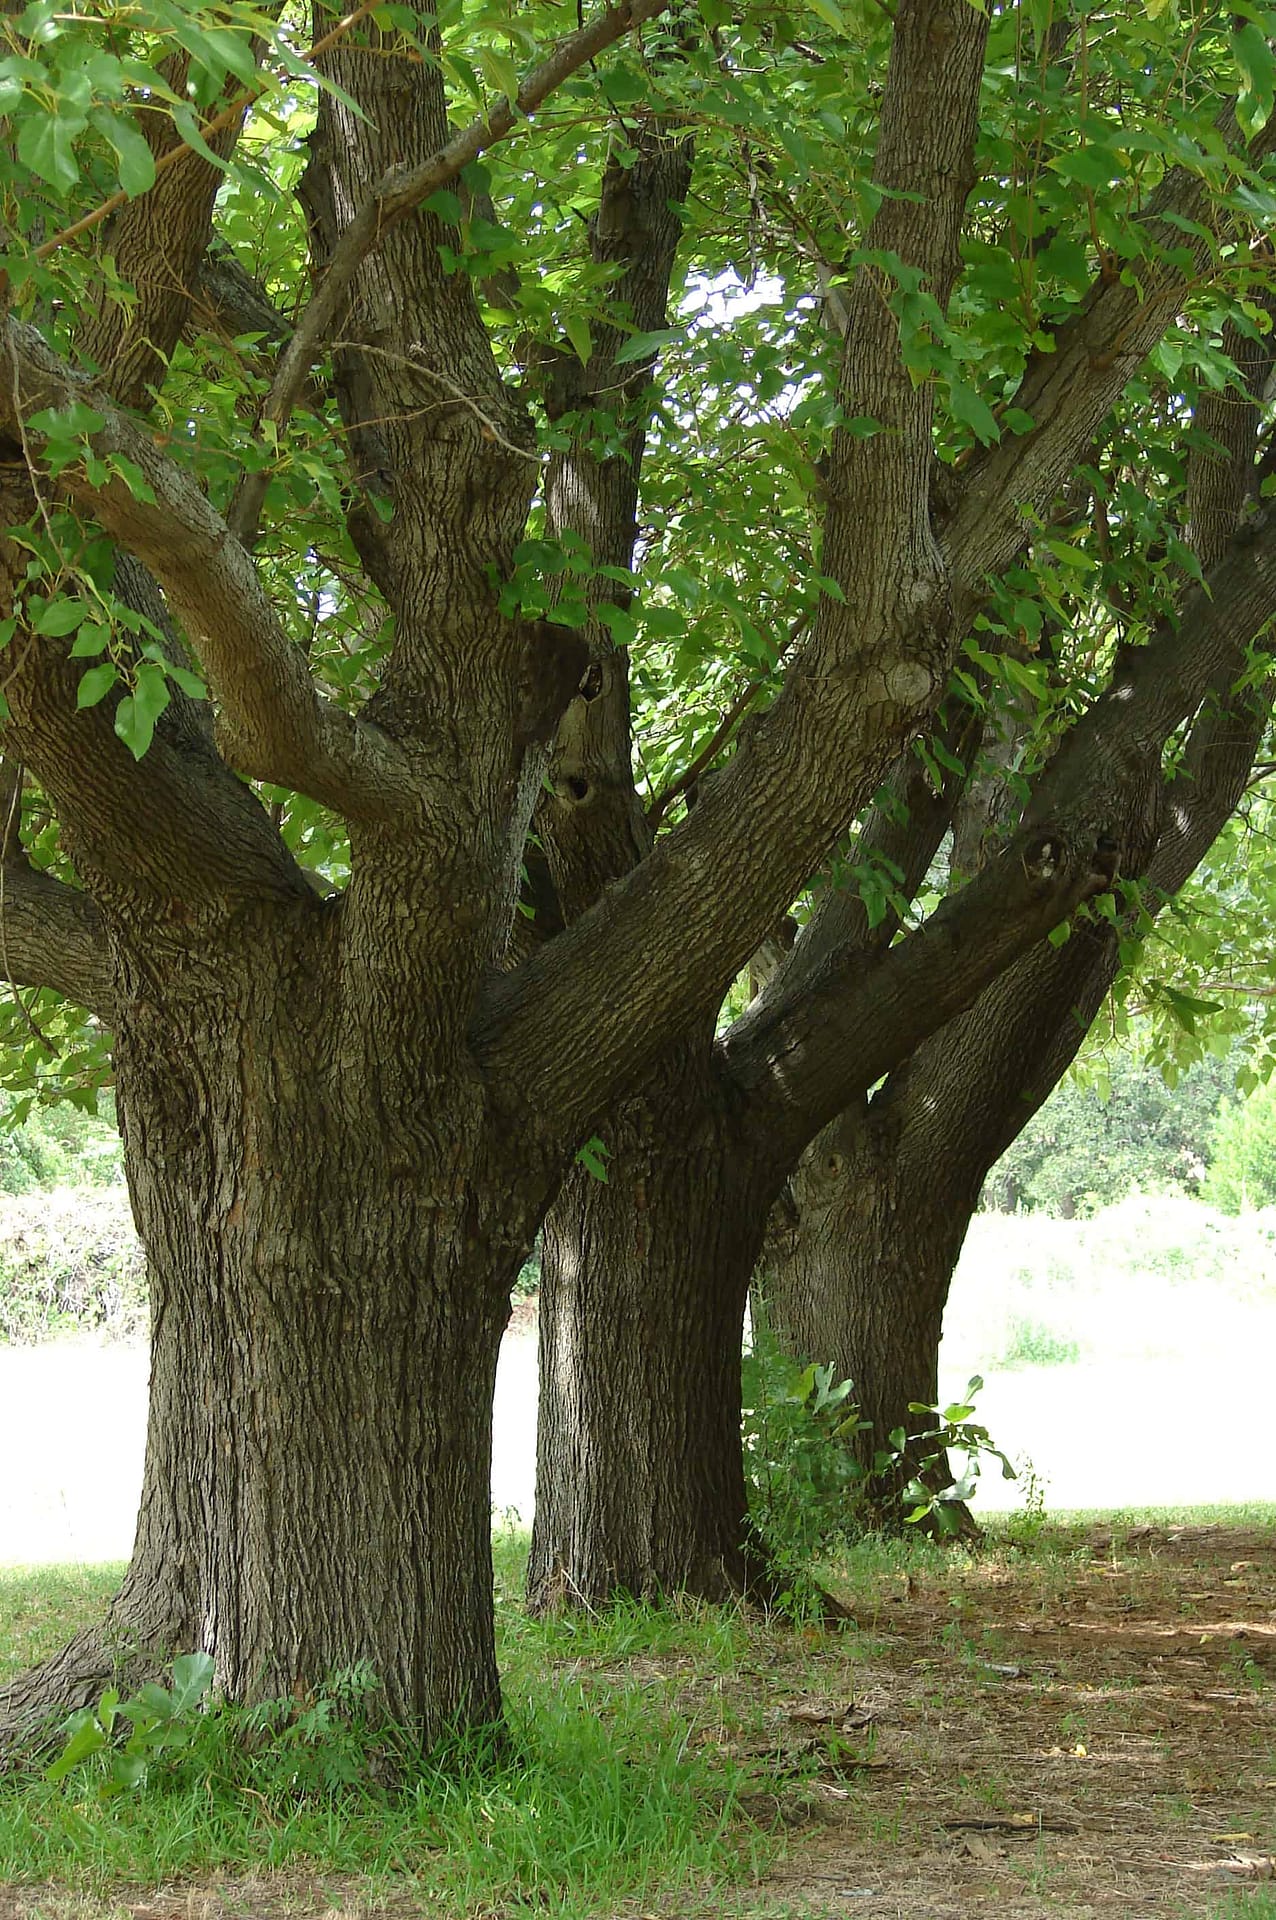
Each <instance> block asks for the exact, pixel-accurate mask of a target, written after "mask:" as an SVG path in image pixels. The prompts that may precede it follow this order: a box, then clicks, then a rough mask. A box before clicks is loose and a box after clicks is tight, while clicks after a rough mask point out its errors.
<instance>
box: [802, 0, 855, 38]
mask: <svg viewBox="0 0 1276 1920" xmlns="http://www.w3.org/2000/svg"><path fill="white" fill-rule="evenodd" d="M807 5H808V6H809V7H810V9H811V12H812V13H813V14H815V15H816V16H817V18H819V19H820V20H822V21H823V22H824V24H825V26H826V27H832V28H833V29H834V30H835V32H837V33H845V32H846V17H845V15H844V14H843V12H842V9H841V8H840V7H839V6H838V5H837V0H807Z"/></svg>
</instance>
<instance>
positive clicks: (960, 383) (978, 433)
mask: <svg viewBox="0 0 1276 1920" xmlns="http://www.w3.org/2000/svg"><path fill="white" fill-rule="evenodd" d="M948 397H949V404H950V405H951V407H952V410H953V414H954V417H955V418H956V419H958V420H960V421H962V422H963V424H964V425H966V426H968V427H970V428H971V430H972V431H973V433H974V434H975V437H976V439H978V440H981V441H982V442H983V444H984V446H986V447H990V446H992V444H993V443H994V441H997V440H1000V438H1001V428H1000V427H999V426H998V425H997V421H996V417H995V415H994V414H993V410H992V408H991V407H990V406H989V405H988V402H987V401H986V400H984V399H982V398H981V397H980V395H979V394H977V393H976V392H975V389H974V388H973V387H968V386H967V385H966V382H965V381H964V380H954V381H953V382H952V383H951V385H950V387H949V390H948Z"/></svg>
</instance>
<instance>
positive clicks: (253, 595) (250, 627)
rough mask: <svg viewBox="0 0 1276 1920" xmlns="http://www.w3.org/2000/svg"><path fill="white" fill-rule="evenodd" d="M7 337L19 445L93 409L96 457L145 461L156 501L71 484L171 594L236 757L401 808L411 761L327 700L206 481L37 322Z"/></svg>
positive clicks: (6, 416)
mask: <svg viewBox="0 0 1276 1920" xmlns="http://www.w3.org/2000/svg"><path fill="white" fill-rule="evenodd" d="M3 337H4V345H5V347H6V349H7V352H8V358H9V364H10V367H11V369H12V372H13V376H14V378H13V380H12V382H11V383H10V382H0V431H3V432H5V433H7V434H8V436H9V437H10V438H11V439H13V440H17V439H18V438H19V437H20V435H21V434H22V433H24V432H25V433H27V434H28V435H29V434H30V430H29V429H28V428H27V427H26V425H25V423H26V420H27V419H28V418H29V417H30V416H31V415H32V414H34V413H37V412H39V411H40V410H41V409H43V408H55V409H59V410H65V409H67V408H69V407H70V406H71V405H72V404H73V403H78V404H80V405H87V406H89V407H91V408H92V409H93V410H94V411H95V412H96V413H97V414H99V415H100V416H101V418H102V422H103V424H102V426H101V427H100V428H99V429H98V430H97V431H96V432H95V433H93V434H91V435H90V436H89V444H90V446H91V447H92V450H93V452H94V453H95V454H96V455H97V456H98V458H99V459H102V460H105V461H107V462H108V463H109V462H112V461H115V460H118V459H119V458H121V457H122V458H123V459H125V460H127V461H130V462H132V463H133V465H134V466H136V467H137V468H138V469H139V470H140V472H141V474H142V477H143V479H144V481H145V482H146V485H147V487H148V488H149V489H150V491H151V493H152V494H153V495H154V499H153V500H143V499H138V498H136V497H135V495H134V494H133V492H132V491H131V490H130V488H129V486H128V484H127V483H126V482H125V481H124V480H123V479H121V478H118V477H116V475H114V474H113V475H112V476H111V477H109V478H108V479H106V480H105V481H104V482H103V483H102V485H100V486H91V485H90V484H89V482H88V480H87V479H86V478H85V476H84V473H83V470H82V469H80V470H78V471H77V470H69V471H68V472H67V473H66V474H64V475H63V476H62V478H61V480H60V481H59V485H60V486H61V487H64V488H65V489H66V491H67V492H68V493H69V494H70V495H71V497H72V498H73V499H75V500H76V501H77V502H78V503H79V504H80V505H81V506H83V507H86V508H87V509H88V510H89V511H90V512H91V513H92V514H93V515H94V516H95V517H96V518H97V519H98V520H99V521H100V523H101V524H102V526H103V527H104V528H105V529H106V530H107V532H108V533H110V534H112V535H113V536H114V538H116V539H117V540H119V541H120V542H121V544H122V545H124V546H126V547H127V548H128V549H129V550H130V551H131V552H132V553H134V554H135V555H136V556H137V558H138V559H139V560H141V561H142V562H143V564H144V565H145V566H146V567H148V568H149V570H150V571H151V572H152V573H153V574H154V575H155V578H156V579H157V580H158V581H159V582H160V584H161V585H162V587H163V588H164V591H165V593H166V594H167V596H168V599H169V602H170V604H171V605H172V606H173V608H174V609H175V610H176V612H177V613H178V615H179V617H180V618H181V620H182V622H183V624H184V626H185V628H186V631H187V633H188V634H189V635H190V638H191V641H192V643H193V644H194V646H195V647H196V649H197V651H198V655H199V659H200V663H201V665H202V667H203V669H204V672H205V674H206V676H207V678H208V681H209V685H210V687H211V689H212V691H213V693H214V694H215V695H216V697H217V698H218V700H219V701H220V702H221V706H222V713H221V725H220V729H219V735H220V744H221V746H222V749H223V752H224V754H225V757H226V758H227V760H228V761H229V763H230V764H231V765H232V766H234V767H236V768H237V769H238V771H239V772H241V773H243V774H247V775H249V776H250V777H251V778H254V779H261V780H271V781H275V782H277V783H278V784H280V785H283V786H291V787H293V788H295V789H296V790H297V791H298V792H301V793H307V794H309V795H311V797H313V798H314V799H317V800H321V801H323V802H325V803H326V804H327V805H329V806H332V807H334V808H335V809H336V810H338V811H340V812H343V813H347V814H348V813H349V812H350V811H351V810H352V809H353V810H355V811H374V812H380V811H382V810H384V809H386V808H388V807H390V806H392V805H393V804H394V803H395V801H396V800H398V799H399V798H401V796H402V793H403V791H404V784H405V777H406V776H405V771H404V765H403V762H402V760H401V758H400V756H399V755H398V753H397V752H396V750H395V749H394V748H393V746H392V744H391V743H390V742H389V741H388V740H386V739H385V738H384V737H383V736H382V735H380V734H379V733H377V732H376V731H375V730H374V729H372V728H370V727H366V726H364V725H362V724H361V723H359V722H358V721H356V720H354V719H352V718H351V717H350V716H349V715H347V714H345V713H342V712H341V711H340V709H338V708H336V707H333V706H332V705H331V704H330V703H329V702H327V701H326V700H324V699H323V698H322V696H321V695H320V694H319V692H318V690H317V689H316V687H315V685H314V683H313V681H312V680H311V677H310V670H309V667H308V665H307V662H306V660H305V657H304V655H303V654H302V653H301V652H300V651H299V649H297V648H296V647H294V646H293V644H292V642H291V641H290V640H289V638H288V635H287V634H286V633H285V631H284V630H283V628H282V626H281V625H280V623H279V620H278V618H277V616H276V614H275V612H274V609H273V607H272V606H271V604H270V601H269V599H268V598H267V596H266V594H265V592H264V590H263V588H262V585H261V582H260V580H259V579H258V577H257V573H256V570H255V568H254V566H253V563H252V560H251V557H250V556H249V555H248V553H247V552H246V551H245V550H244V548H243V547H242V546H241V544H240V543H239V541H237V540H236V539H235V538H234V536H233V535H232V534H231V533H230V531H229V529H228V528H227V526H226V524H225V522H224V521H223V520H222V519H221V517H220V516H219V515H218V514H217V512H216V511H215V510H214V508H213V507H212V506H211V505H210V504H209V502H208V500H207V499H206V498H205V496H204V495H203V494H202V493H201V492H200V490H199V488H198V487H197V486H196V484H195V482H194V481H193V480H192V479H191V478H190V477H189V476H188V475H187V474H186V473H184V472H183V471H182V469H181V468H180V467H177V466H176V465H174V464H173V462H172V461H170V460H168V459H166V458H165V457H164V455H163V454H162V453H160V452H159V450H158V449H157V448H156V446H155V444H154V442H153V441H152V440H151V439H150V438H149V436H148V435H147V434H146V433H144V432H143V431H142V429H141V428H139V427H138V426H136V425H135V424H134V422H133V421H131V420H130V419H128V418H127V417H126V416H125V415H124V414H122V413H120V412H119V411H118V409H117V408H116V407H115V406H114V404H113V402H112V401H111V400H110V399H109V398H108V396H107V395H106V394H105V393H104V392H102V391H101V389H100V388H97V387H95V386H93V385H91V384H90V383H89V382H88V381H86V380H83V379H81V378H77V377H76V376H75V375H73V374H72V373H71V372H70V371H69V369H68V368H66V366H65V365H64V364H63V363H62V362H61V361H59V360H58V359H57V357H56V356H55V355H54V354H53V353H52V352H51V351H50V349H49V348H48V347H47V346H46V345H45V343H44V340H43V339H42V338H41V336H40V334H39V333H38V332H37V331H36V330H35V328H33V327H29V326H25V325H23V324H21V323H19V322H17V321H15V320H14V319H12V318H9V319H7V320H6V323H5V332H4V336H3ZM30 437H31V438H32V439H33V440H36V441H38V436H30Z"/></svg>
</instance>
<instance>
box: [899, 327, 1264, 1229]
mask: <svg viewBox="0 0 1276 1920" xmlns="http://www.w3.org/2000/svg"><path fill="white" fill-rule="evenodd" d="M1264 305H1265V307H1266V309H1267V312H1268V315H1269V317H1271V314H1272V303H1271V301H1270V299H1269V300H1265V301H1264ZM1224 348H1225V351H1226V352H1227V353H1228V355H1229V357H1230V358H1231V359H1232V360H1233V362H1234V364H1235V365H1236V366H1237V368H1238V369H1239V372H1240V385H1241V388H1242V392H1241V393H1240V394H1238V393H1237V392H1236V391H1235V390H1234V389H1232V388H1231V387H1229V388H1227V389H1225V390H1224V391H1222V392H1220V393H1213V392H1210V391H1206V392H1204V393H1203V394H1202V395H1201V397H1200V399H1199V401H1198V403H1197V407H1196V411H1195V416H1194V425H1195V426H1196V428H1197V429H1198V430H1199V435H1200V438H1199V440H1198V443H1197V445H1196V446H1195V448H1194V449H1193V452H1192V456H1191V460H1190V463H1189V467H1188V479H1187V504H1188V519H1189V528H1190V535H1191V539H1192V543H1193V546H1194V547H1195V550H1196V553H1197V556H1198V558H1199V559H1200V560H1201V561H1202V563H1203V564H1204V565H1205V566H1207V567H1209V566H1213V565H1216V564H1217V563H1219V562H1220V560H1222V559H1223V558H1224V557H1225V556H1226V554H1227V548H1228V542H1229V539H1230V537H1231V536H1232V534H1233V533H1234V530H1235V529H1236V527H1237V525H1238V523H1239V522H1240V520H1241V516H1242V513H1243V511H1244V509H1245V506H1246V504H1247V502H1248V501H1249V500H1251V499H1252V498H1253V496H1254V494H1255V493H1256V491H1257V482H1258V469H1257V467H1256V466H1255V451H1256V445H1257V437H1258V422H1259V402H1260V400H1261V397H1262V395H1263V392H1264V390H1265V386H1266V382H1267V378H1268V375H1269V372H1270V369H1271V363H1272V339H1271V337H1270V336H1269V337H1267V338H1266V339H1264V340H1262V341H1261V342H1257V343H1256V342H1253V341H1251V340H1248V339H1246V338H1245V337H1243V336H1242V335H1241V334H1240V332H1239V331H1238V329H1237V328H1236V327H1235V326H1229V327H1228V328H1227V330H1226V332H1225V338H1224ZM1239 659H1240V649H1239V648H1236V649H1235V650H1234V651H1233V654H1232V656H1231V658H1230V659H1229V660H1228V661H1227V662H1226V663H1225V664H1224V665H1223V666H1222V667H1221V668H1220V669H1219V671H1218V672H1217V673H1216V674H1215V676H1214V680H1213V682H1212V684H1211V685H1210V687H1209V688H1208V689H1207V691H1206V695H1205V699H1204V701H1203V703H1202V705H1201V708H1200V711H1199V712H1198V713H1197V715H1196V718H1195V720H1194V722H1193V725H1192V728H1191V731H1190V734H1189V736H1188V740H1187V745H1186V747H1185V749H1184V751H1183V754H1182V755H1181V757H1180V759H1179V761H1178V764H1177V765H1176V766H1174V767H1173V769H1172V770H1171V773H1170V775H1169V777H1167V778H1166V779H1165V780H1164V782H1163V784H1162V787H1161V797H1160V807H1159V814H1160V826H1159V832H1158V836H1157V840H1156V844H1155V847H1154V848H1153V849H1152V850H1151V853H1150V857H1149V858H1148V859H1147V860H1146V864H1145V868H1144V869H1143V870H1142V871H1140V870H1138V869H1137V868H1131V869H1128V870H1129V872H1130V877H1131V878H1141V879H1142V880H1143V883H1144V885H1143V891H1142V900H1143V910H1144V912H1149V911H1150V912H1151V913H1153V914H1155V913H1156V912H1158V911H1159V908H1160V906H1161V904H1162V903H1163V902H1164V901H1165V900H1167V899H1169V898H1172V896H1173V895H1174V894H1175V893H1177V892H1178V890H1179V888H1180V887H1181V886H1183V884H1184V883H1185V882H1186V880H1187V879H1188V877H1189V876H1190V875H1191V873H1192V872H1194V870H1195V869H1196V867H1197V866H1198V865H1199V863H1200V862H1201V861H1202V860H1203V859H1204V858H1205V856H1206V854H1207V853H1208V851H1209V849H1210V847H1211V846H1212V845H1213V843H1214V841H1215V840H1216V838H1217V837H1218V834H1219V833H1220V832H1221V830H1222V828H1223V825H1224V823H1225V822H1226V821H1227V820H1228V819H1229V818H1230V816H1231V814H1232V813H1233V812H1234V810H1235V808H1236V806H1237V805H1238V804H1239V802H1240V799H1241V796H1242V794H1243V793H1244V791H1245V786H1246V782H1247V780H1248V778H1249V774H1250V769H1251V767H1252V766H1253V762H1254V758H1255V755H1256V754H1257V752H1258V749H1259V747H1260V745H1261V742H1262V740H1263V737H1264V734H1265V731H1266V727H1267V724H1268V720H1269V717H1270V709H1271V698H1272V688H1271V686H1270V685H1269V686H1268V687H1267V688H1265V689H1263V688H1256V687H1252V686H1245V685H1242V686H1241V687H1240V688H1238V689H1236V690H1233V687H1234V682H1235V679H1236V670H1237V667H1238V664H1239ZM1144 758H1145V764H1147V766H1148V767H1149V770H1151V769H1152V768H1153V767H1155V768H1156V769H1158V770H1159V761H1160V755H1159V753H1154V752H1153V749H1152V748H1151V747H1150V746H1149V747H1147V748H1145V750H1144ZM1136 766H1137V760H1136V757H1135V756H1134V755H1132V754H1131V755H1130V756H1129V757H1127V759H1126V762H1125V767H1126V776H1125V777H1126V780H1127V783H1128V781H1129V778H1130V776H1131V775H1132V774H1133V773H1134V772H1135V769H1136ZM1072 780H1073V784H1074V785H1075V781H1076V769H1075V768H1074V772H1073V775H1072ZM1111 798H1113V799H1115V796H1111ZM1120 945H1121V943H1120V937H1119V929H1118V928H1117V927H1115V926H1114V925H1113V924H1112V923H1111V922H1110V921H1105V922H1102V923H1099V924H1095V923H1091V924H1090V925H1084V926H1080V927H1078V928H1076V929H1075V930H1074V932H1073V936H1072V938H1071V939H1070V940H1069V941H1068V942H1067V943H1066V944H1065V945H1064V946H1063V947H1062V948H1061V949H1054V950H1052V949H1049V948H1044V947H1043V948H1040V949H1038V950H1037V951H1036V952H1034V953H1032V954H1030V955H1028V956H1027V957H1026V958H1025V959H1023V960H1022V961H1020V962H1019V963H1018V965H1016V966H1015V967H1013V968H1012V969H1011V970H1010V971H1009V972H1008V973H1007V974H1006V975H1005V976H1004V977H1003V978H1002V979H1000V980H998V981H997V982H996V983H994V985H992V986H991V987H990V988H989V989H988V990H987V991H986V992H985V993H984V994H983V996H982V997H981V998H980V1000H979V1001H978V1002H977V1003H976V1004H975V1005H974V1006H973V1007H972V1008H971V1009H970V1010H969V1012H968V1013H966V1014H965V1015H963V1016H962V1017H960V1018H959V1019H957V1020H954V1021H951V1022H950V1023H949V1024H948V1025H947V1026H946V1027H944V1028H942V1029H941V1030H940V1031H939V1032H938V1033H936V1034H935V1035H934V1036H933V1037H932V1038H931V1039H930V1040H929V1041H927V1042H926V1043H925V1044H924V1045H923V1046H922V1047H920V1048H919V1049H918V1051H917V1053H916V1054H915V1055H914V1056H913V1057H912V1058H911V1059H910V1060H909V1061H908V1062H907V1063H906V1064H905V1065H904V1066H903V1067H902V1068H901V1069H900V1070H899V1071H898V1072H897V1073H895V1074H893V1075H892V1076H891V1079H890V1080H889V1081H888V1082H887V1085H886V1087H885V1089H884V1090H883V1093H882V1094H881V1095H880V1096H879V1100H878V1103H875V1104H880V1105H881V1107H882V1109H883V1111H886V1110H887V1109H889V1111H890V1113H891V1116H892V1127H893V1130H894V1133H895V1135H896V1138H897V1142H898V1147H897V1150H898V1153H899V1154H900V1156H901V1157H902V1159H903V1160H904V1161H905V1162H907V1161H909V1160H911V1162H912V1164H913V1165H914V1166H915V1167H916V1168H917V1169H918V1170H919V1171H920V1170H923V1169H924V1170H925V1171H926V1173H927V1175H929V1172H930V1169H931V1168H932V1167H933V1165H934V1164H935V1161H936V1158H937V1157H938V1156H942V1159H943V1165H944V1169H945V1179H946V1183H947V1185H948V1186H949V1187H950V1188H951V1189H952V1190H953V1191H954V1192H955V1193H957V1194H958V1195H962V1196H964V1199H965V1203H966V1204H967V1205H968V1206H970V1207H973V1206H974V1204H975V1200H976V1197H977V1195H978V1191H979V1188H980V1187H981V1185H982V1184H983V1181H984V1179H985V1177H986V1175H987V1173H988V1171H989V1169H990V1168H991V1167H992V1165H993V1164H994V1162H995V1161H996V1160H997V1159H998V1158H999V1157H1000V1156H1001V1154H1002V1153H1003V1152H1004V1151H1005V1149H1006V1148H1007V1147H1008V1146H1009V1145H1010V1144H1011V1142H1012V1141H1013V1140H1015V1139H1016V1138H1017V1136H1018V1135H1019V1133H1020V1132H1021V1131H1022V1129H1023V1127H1024V1126H1025V1125H1026V1124H1027V1122H1028V1120H1029V1119H1030V1118H1031V1116H1032V1115H1033V1114H1034V1113H1035V1112H1036V1111H1037V1109H1038V1107H1040V1105H1041V1104H1042V1102H1043V1101H1044V1100H1045V1099H1046V1098H1047V1097H1048V1095H1049V1094H1050V1093H1051V1092H1052V1091H1053V1089H1054V1087H1055V1086H1057V1084H1058V1082H1059V1080H1060V1079H1061V1078H1062V1076H1063V1074H1064V1073H1065V1072H1066V1071H1067V1069H1068V1067H1069V1066H1070V1065H1071V1064H1072V1061H1073V1060H1074V1059H1075V1057H1076V1054H1077V1052H1078V1050H1079V1049H1080V1047H1081V1045H1082V1042H1083V1041H1084V1039H1085V1037H1086V1035H1087V1033H1088V1032H1089V1030H1090V1027H1091V1024H1092V1022H1093V1020H1094V1018H1095V1015H1096V1014H1097V1013H1098V1010H1099V1008H1100V1007H1101V1005H1102V1003H1103V1000H1104V998H1105V996H1106V995H1107V993H1108V991H1109V989H1110V987H1111V985H1112V982H1113V980H1114V978H1115V977H1116V973H1117V969H1118V966H1119V964H1120Z"/></svg>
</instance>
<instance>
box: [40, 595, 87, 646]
mask: <svg viewBox="0 0 1276 1920" xmlns="http://www.w3.org/2000/svg"><path fill="white" fill-rule="evenodd" d="M87 613H88V608H87V607H86V606H85V604H84V602H83V600H69V599H67V598H66V597H65V596H63V597H60V598H59V599H57V600H45V601H42V602H41V605H40V608H39V611H38V612H37V614H36V616H35V618H34V620H33V621H32V622H31V625H32V626H33V627H34V629H35V631H36V632H37V633H45V634H48V635H49V637H50V639H53V640H60V639H62V638H63V636H64V635H66V634H68V633H74V632H75V629H76V628H77V627H78V626H81V625H82V624H83V622H84V617H85V615H86V614H87Z"/></svg>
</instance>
